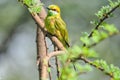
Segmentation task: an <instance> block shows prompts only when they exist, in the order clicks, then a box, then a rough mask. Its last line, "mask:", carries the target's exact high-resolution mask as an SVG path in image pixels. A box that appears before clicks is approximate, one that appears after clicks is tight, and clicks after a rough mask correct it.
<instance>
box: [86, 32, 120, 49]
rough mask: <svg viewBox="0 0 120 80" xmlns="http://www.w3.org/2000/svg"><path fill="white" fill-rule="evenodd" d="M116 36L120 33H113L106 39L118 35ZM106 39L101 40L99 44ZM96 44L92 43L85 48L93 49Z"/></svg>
mask: <svg viewBox="0 0 120 80" xmlns="http://www.w3.org/2000/svg"><path fill="white" fill-rule="evenodd" d="M118 34H120V32H116V33H113V34H111V35H109V36H108V37H113V36H115V35H118ZM105 39H106V38H102V39H101V40H100V41H99V42H101V41H103V40H105ZM97 44H98V43H93V44H91V45H89V46H87V47H88V48H91V47H93V46H95V45H97Z"/></svg>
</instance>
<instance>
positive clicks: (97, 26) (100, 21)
mask: <svg viewBox="0 0 120 80" xmlns="http://www.w3.org/2000/svg"><path fill="white" fill-rule="evenodd" d="M119 6H120V4H118V5H117V6H115V7H114V8H113V9H111V10H110V11H109V12H108V13H106V14H105V15H104V16H103V18H101V19H100V20H99V23H98V24H97V25H96V27H95V28H94V29H93V30H92V31H91V32H90V34H89V35H88V38H90V37H92V35H93V33H94V30H98V28H99V26H100V25H101V24H102V23H103V21H105V20H106V19H107V18H108V16H109V15H110V14H111V13H112V12H113V11H115V10H116V9H117V8H118V7H119ZM83 46H86V44H85V43H84V44H83Z"/></svg>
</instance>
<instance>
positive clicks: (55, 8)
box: [47, 5, 60, 16]
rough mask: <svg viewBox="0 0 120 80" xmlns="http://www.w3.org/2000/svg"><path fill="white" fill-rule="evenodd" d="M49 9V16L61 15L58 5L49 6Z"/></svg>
mask: <svg viewBox="0 0 120 80" xmlns="http://www.w3.org/2000/svg"><path fill="white" fill-rule="evenodd" d="M47 9H48V15H49V16H53V15H60V8H59V6H57V5H49V6H48V7H47Z"/></svg>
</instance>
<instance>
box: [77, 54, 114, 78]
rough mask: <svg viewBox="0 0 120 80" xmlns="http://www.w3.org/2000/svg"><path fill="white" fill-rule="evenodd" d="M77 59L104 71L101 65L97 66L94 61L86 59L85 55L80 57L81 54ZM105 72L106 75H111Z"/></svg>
mask: <svg viewBox="0 0 120 80" xmlns="http://www.w3.org/2000/svg"><path fill="white" fill-rule="evenodd" d="M79 59H81V60H82V61H84V62H85V63H88V64H89V65H91V66H93V67H95V68H97V69H99V70H100V71H102V72H103V71H105V70H104V69H103V68H102V67H98V66H97V65H95V64H94V63H92V61H90V60H88V59H86V58H85V57H82V56H81V57H80V58H79ZM105 74H106V75H108V76H110V77H113V75H112V74H110V73H108V72H105Z"/></svg>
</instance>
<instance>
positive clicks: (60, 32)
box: [45, 5, 69, 48]
mask: <svg viewBox="0 0 120 80" xmlns="http://www.w3.org/2000/svg"><path fill="white" fill-rule="evenodd" d="M47 9H48V14H47V17H46V19H45V27H46V29H47V31H48V32H49V33H50V34H52V35H54V36H56V37H57V38H58V39H59V40H60V41H61V43H62V44H63V46H64V47H65V48H68V47H69V37H68V31H67V28H66V24H65V22H64V21H63V20H62V18H61V15H60V8H59V6H57V5H49V6H48V7H47Z"/></svg>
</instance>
